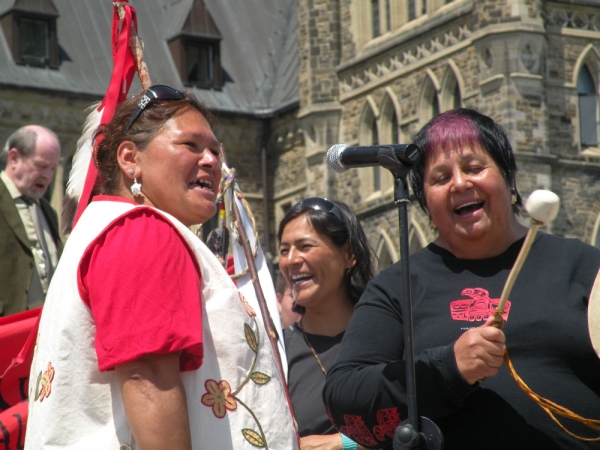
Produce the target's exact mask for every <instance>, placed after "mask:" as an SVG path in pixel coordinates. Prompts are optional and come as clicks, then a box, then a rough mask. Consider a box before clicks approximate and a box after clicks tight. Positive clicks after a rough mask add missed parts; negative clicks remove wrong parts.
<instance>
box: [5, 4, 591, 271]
mask: <svg viewBox="0 0 600 450" xmlns="http://www.w3.org/2000/svg"><path fill="white" fill-rule="evenodd" d="M130 3H131V5H132V6H134V7H135V8H136V11H137V17H138V27H139V35H140V36H141V37H142V38H143V40H144V43H145V50H144V53H145V56H146V61H147V63H148V68H149V72H150V76H151V78H152V81H153V82H154V83H156V84H159V83H160V84H168V85H171V86H173V87H176V88H179V89H190V90H192V91H194V92H195V94H196V95H197V96H198V97H199V98H200V99H201V100H203V101H204V102H205V103H206V104H207V105H208V106H209V107H211V108H212V109H213V110H214V111H215V112H216V114H217V116H218V119H219V122H218V123H219V124H218V126H217V128H216V132H217V136H218V137H219V138H220V139H221V140H222V142H223V143H224V146H225V149H226V154H227V158H228V163H229V165H230V166H232V167H234V168H236V170H237V174H238V182H239V184H240V186H241V188H242V190H243V191H244V193H245V195H246V197H247V198H248V200H249V202H250V204H251V207H252V210H253V212H254V215H255V217H256V220H257V228H258V230H259V233H260V237H261V241H262V243H263V248H264V249H265V251H266V252H267V254H271V255H272V256H273V261H276V260H277V257H276V253H277V251H276V249H277V244H276V239H275V235H276V232H277V224H278V222H279V220H280V219H281V217H282V216H283V214H284V213H285V211H286V210H287V208H289V207H290V206H291V205H292V204H294V203H295V202H296V201H297V200H299V199H301V198H303V197H307V196H313V195H321V196H327V197H330V198H336V199H340V200H343V201H345V202H346V203H348V204H349V205H350V206H351V207H352V208H353V209H354V210H355V211H356V212H357V213H358V215H359V217H360V219H361V221H362V223H363V225H364V226H365V229H366V230H367V233H368V236H369V239H370V241H371V246H372V247H373V249H374V250H375V252H376V254H377V256H378V258H379V263H380V266H381V267H383V266H386V265H388V264H389V263H390V262H392V261H394V260H397V259H398V258H399V244H398V242H399V238H398V234H399V232H398V213H397V210H396V208H395V206H394V205H393V186H392V183H393V180H392V178H391V176H390V174H389V173H387V171H386V170H385V169H380V168H363V169H352V170H349V171H347V172H344V173H343V174H338V173H335V172H333V171H332V170H331V169H330V168H328V166H327V164H326V163H325V154H326V151H327V149H328V148H330V147H331V146H332V145H333V144H335V143H338V142H343V143H346V144H348V145H368V144H373V143H382V144H383V143H408V142H410V141H411V140H412V137H413V136H414V134H415V133H416V132H417V131H418V130H419V128H420V127H421V126H422V125H423V124H424V123H425V122H426V121H427V120H429V119H430V118H431V117H432V116H433V115H435V114H437V113H438V112H442V111H445V110H448V109H451V108H454V107H457V106H464V107H470V108H475V109H478V110H480V111H481V112H483V113H485V114H488V115H490V116H492V117H493V118H494V119H496V120H497V121H499V122H500V123H501V124H502V125H503V126H504V127H505V129H506V130H507V132H508V134H509V136H510V139H511V142H512V144H513V146H514V149H515V152H516V154H517V162H518V165H519V168H520V172H519V175H518V179H517V183H518V187H519V190H520V192H521V194H522V195H523V197H526V196H527V195H528V194H529V193H530V192H531V191H532V190H534V189H537V188H547V189H551V190H553V191H554V192H556V193H557V194H558V195H559V196H560V197H561V199H562V203H561V209H560V213H559V216H558V218H557V219H556V221H555V222H554V223H553V224H551V225H550V226H549V227H548V228H549V231H551V232H553V233H555V234H558V235H563V236H570V237H578V238H580V239H582V240H584V241H586V242H588V243H591V244H594V245H597V246H600V149H599V148H598V147H599V146H600V144H598V136H599V125H598V122H599V116H600V113H599V97H598V92H599V90H600V4H599V3H598V1H597V0H554V1H546V0H244V1H243V2H240V1H235V0H131V1H130ZM111 8H112V3H111V2H110V1H108V0H107V1H104V0H103V1H98V0H78V1H77V2H72V1H68V0H0V27H1V30H0V31H1V32H0V118H1V120H0V140H2V141H4V140H5V138H6V137H7V136H8V134H9V133H10V132H11V131H13V130H14V129H15V128H17V127H18V126H21V125H24V124H26V123H39V124H42V125H46V126H49V127H50V128H52V129H54V130H55V131H56V132H57V134H58V135H59V137H60V139H61V142H62V146H63V158H62V159H61V166H60V168H59V170H58V171H57V179H56V182H55V184H54V187H53V190H52V203H53V205H54V206H55V207H56V208H57V209H60V205H61V200H62V195H63V192H64V183H65V180H66V177H67V175H68V171H69V168H70V161H71V158H72V154H73V152H74V150H75V145H76V141H77V139H78V137H79V135H80V133H81V128H82V125H83V122H84V120H85V117H86V112H85V108H86V107H87V106H88V105H89V104H90V103H92V102H94V101H99V100H100V99H101V98H102V97H103V95H104V92H105V90H106V87H107V86H108V81H109V79H110V73H111V69H112V59H111V48H110V24H111ZM139 89H140V85H139V83H138V82H135V84H134V85H133V86H132V88H131V90H130V92H138V91H139ZM409 226H410V249H411V251H414V250H416V249H418V248H421V247H422V246H424V245H426V244H427V243H428V242H429V241H431V240H432V239H433V237H434V235H433V232H432V230H431V229H430V227H429V224H428V220H427V217H426V216H425V215H424V214H423V213H422V212H421V211H420V209H419V208H418V206H417V204H416V203H415V202H413V203H412V204H411V205H410V206H409Z"/></svg>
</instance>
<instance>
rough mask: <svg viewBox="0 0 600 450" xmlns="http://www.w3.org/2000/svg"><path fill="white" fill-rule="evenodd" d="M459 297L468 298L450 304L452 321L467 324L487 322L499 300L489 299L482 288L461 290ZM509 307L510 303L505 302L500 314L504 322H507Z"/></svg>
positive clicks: (487, 293) (488, 294) (488, 295)
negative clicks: (465, 322)
mask: <svg viewBox="0 0 600 450" xmlns="http://www.w3.org/2000/svg"><path fill="white" fill-rule="evenodd" d="M461 295H464V296H466V297H470V298H469V299H465V300H454V301H452V302H450V315H451V316H452V320H465V321H468V322H476V321H477V322H479V321H482V320H487V318H488V317H490V316H492V315H494V311H495V310H496V308H497V307H498V304H499V303H500V299H499V298H490V293H489V292H488V291H487V290H485V289H482V288H467V289H463V291H462V292H461ZM510 305H511V303H510V301H507V302H506V305H505V307H504V313H503V314H502V318H503V319H504V321H507V320H508V313H509V311H510Z"/></svg>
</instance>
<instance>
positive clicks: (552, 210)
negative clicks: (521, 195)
mask: <svg viewBox="0 0 600 450" xmlns="http://www.w3.org/2000/svg"><path fill="white" fill-rule="evenodd" d="M559 206H560V199H559V198H558V195H556V194H555V193H554V192H552V191H547V190H545V189H538V190H536V191H533V192H532V193H531V194H530V195H529V198H527V201H526V202H525V209H526V210H527V212H528V213H529V217H531V218H532V219H533V220H536V221H538V222H540V223H542V224H547V223H550V222H552V221H553V220H554V219H555V218H556V215H557V214H558V207H559Z"/></svg>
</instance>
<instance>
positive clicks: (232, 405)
mask: <svg viewBox="0 0 600 450" xmlns="http://www.w3.org/2000/svg"><path fill="white" fill-rule="evenodd" d="M204 387H205V388H206V394H204V395H203V396H202V404H203V405H204V406H208V407H211V406H212V409H213V414H214V415H215V416H216V417H218V418H219V419H222V418H223V417H225V414H226V413H227V410H229V411H234V410H235V409H236V408H237V402H236V401H235V398H233V397H232V396H231V395H230V394H231V386H230V385H229V383H228V382H227V381H225V380H221V381H219V382H218V383H217V382H216V381H215V380H206V383H204Z"/></svg>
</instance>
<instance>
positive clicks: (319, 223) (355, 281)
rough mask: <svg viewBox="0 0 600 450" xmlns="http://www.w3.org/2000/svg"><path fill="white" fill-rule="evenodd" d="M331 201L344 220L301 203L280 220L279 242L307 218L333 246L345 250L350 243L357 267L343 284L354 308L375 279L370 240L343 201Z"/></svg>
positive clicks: (350, 270)
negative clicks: (289, 227) (290, 227)
mask: <svg viewBox="0 0 600 450" xmlns="http://www.w3.org/2000/svg"><path fill="white" fill-rule="evenodd" d="M329 201H330V202H332V203H333V204H335V205H337V207H338V208H339V211H340V213H341V218H342V220H340V219H338V218H337V217H336V216H335V215H334V214H332V213H330V212H325V211H323V210H316V209H313V208H311V207H310V206H308V205H306V204H304V203H302V201H300V202H298V203H296V205H294V206H293V207H292V208H291V209H290V210H289V211H288V212H287V213H286V214H285V216H283V219H281V222H280V223H279V231H278V232H277V239H278V241H279V242H281V236H282V235H283V230H284V228H285V226H286V225H287V224H288V223H289V222H290V221H291V220H293V219H295V218H297V217H300V216H302V215H304V214H306V216H307V217H308V220H309V222H310V224H311V226H312V227H313V229H314V230H315V231H316V232H317V233H319V234H320V235H322V236H327V237H328V238H329V239H331V241H332V242H333V243H334V245H336V246H337V247H343V246H344V245H345V244H346V243H348V249H349V251H350V252H351V253H352V254H353V255H354V258H355V259H356V264H355V265H354V267H352V268H350V269H349V270H348V273H347V274H346V276H345V278H344V283H345V287H346V291H347V293H348V297H349V299H350V301H351V302H352V304H353V305H355V304H356V303H357V302H358V299H359V298H360V296H361V295H362V293H363V291H364V290H365V288H366V287H367V283H368V282H369V280H370V279H371V278H373V276H374V272H375V271H374V268H373V258H372V255H371V249H370V248H369V242H368V240H367V236H366V234H365V232H364V230H363V228H362V226H361V225H360V222H359V221H358V218H357V217H356V215H355V214H354V213H353V212H352V210H351V209H350V207H349V206H348V205H346V204H345V203H343V202H340V201H336V200H329Z"/></svg>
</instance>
